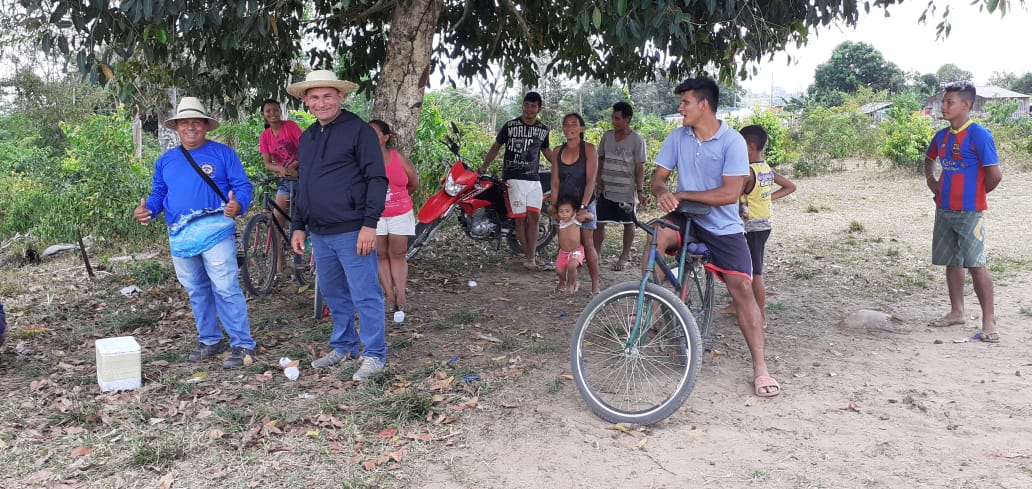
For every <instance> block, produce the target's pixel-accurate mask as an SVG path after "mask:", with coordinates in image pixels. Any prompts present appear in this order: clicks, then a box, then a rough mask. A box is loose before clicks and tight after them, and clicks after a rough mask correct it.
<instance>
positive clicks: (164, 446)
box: [126, 435, 186, 469]
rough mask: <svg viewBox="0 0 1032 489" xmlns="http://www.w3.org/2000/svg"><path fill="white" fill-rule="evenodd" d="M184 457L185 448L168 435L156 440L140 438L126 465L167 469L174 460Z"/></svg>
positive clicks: (173, 463)
mask: <svg viewBox="0 0 1032 489" xmlns="http://www.w3.org/2000/svg"><path fill="white" fill-rule="evenodd" d="M185 457H186V449H185V448H184V447H183V446H182V444H180V443H179V442H178V441H176V440H175V438H173V437H172V436H171V435H170V436H169V437H162V438H161V439H158V440H141V441H140V445H139V446H138V447H136V449H135V450H133V454H132V456H131V457H129V460H128V461H127V462H126V465H128V466H129V467H138V468H147V467H157V468H163V469H167V468H170V467H172V466H173V465H175V462H176V460H180V459H182V458H185Z"/></svg>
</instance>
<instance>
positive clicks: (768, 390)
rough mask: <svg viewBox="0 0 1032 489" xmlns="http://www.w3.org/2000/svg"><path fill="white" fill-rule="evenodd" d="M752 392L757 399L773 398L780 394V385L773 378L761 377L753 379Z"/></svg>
mask: <svg viewBox="0 0 1032 489" xmlns="http://www.w3.org/2000/svg"><path fill="white" fill-rule="evenodd" d="M753 390H754V392H755V393H756V395H757V396H759V397H774V396H776V395H778V394H781V385H780V384H778V381H776V380H774V377H771V376H769V375H761V376H759V377H756V378H755V379H753Z"/></svg>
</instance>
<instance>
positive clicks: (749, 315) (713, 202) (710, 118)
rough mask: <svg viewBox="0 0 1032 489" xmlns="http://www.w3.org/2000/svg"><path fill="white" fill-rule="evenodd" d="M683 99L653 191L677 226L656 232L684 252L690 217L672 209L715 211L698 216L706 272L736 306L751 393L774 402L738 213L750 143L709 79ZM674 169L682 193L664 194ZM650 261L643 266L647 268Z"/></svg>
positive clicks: (664, 243) (663, 244)
mask: <svg viewBox="0 0 1032 489" xmlns="http://www.w3.org/2000/svg"><path fill="white" fill-rule="evenodd" d="M674 93H676V94H677V95H679V96H680V99H681V100H680V105H679V108H678V112H680V114H681V116H682V120H681V123H682V125H683V127H680V128H678V129H675V130H674V131H673V132H671V133H670V135H668V136H667V138H666V140H664V141H663V145H662V147H660V149H659V154H658V155H657V156H656V173H655V175H653V177H652V181H651V187H652V194H653V195H654V196H655V197H656V203H657V204H658V205H659V207H660V209H663V210H664V211H666V212H669V213H670V214H667V216H666V217H665V219H666V220H668V221H670V222H673V223H674V224H676V225H678V226H679V227H680V228H681V230H680V235H679V233H678V232H675V231H674V230H672V229H669V228H665V227H660V228H659V229H657V234H656V239H657V246H658V248H659V249H660V250H665V251H668V252H670V251H673V252H675V253H676V250H678V249H680V244H681V239H683V237H684V234H685V232H686V231H688V230H687V229H685V226H684V224H685V222H686V220H685V216H684V215H682V214H679V213H676V212H674V210H675V209H677V205H678V203H679V202H680V201H682V200H687V201H694V202H700V203H703V204H707V205H710V206H712V207H713V209H712V211H710V213H709V214H707V215H705V216H700V217H696V218H694V219H693V221H692V224H691V234H692V235H693V236H694V237H695V238H696V240H698V241H700V242H702V243H703V244H705V245H706V247H707V248H709V250H710V254H711V259H710V263H709V264H708V265H707V267H708V268H709V269H710V270H711V271H713V273H714V274H715V275H716V276H717V277H718V278H720V279H721V280H722V281H723V282H724V284H725V285H727V290H728V292H729V293H730V294H731V297H732V299H733V300H734V303H735V304H736V305H737V306H738V308H737V315H738V325H739V327H740V328H741V330H742V335H743V336H744V337H745V342H746V344H747V345H748V346H749V352H750V353H751V355H752V362H753V388H754V392H755V393H756V395H757V396H760V397H772V396H776V395H778V394H779V393H780V392H781V386H780V385H779V384H778V382H777V380H775V379H774V378H773V377H771V376H770V373H769V372H768V371H767V363H766V360H765V359H764V356H763V324H762V319H761V316H760V310H759V308H758V306H757V305H756V298H755V297H754V296H753V293H752V284H751V281H752V261H751V258H750V255H749V247H748V245H747V243H746V241H745V234H744V232H745V229H744V227H743V225H742V219H741V218H740V217H739V215H738V198H739V197H740V196H741V195H742V189H743V187H744V184H745V179H746V177H748V176H749V156H748V151H747V149H746V144H745V139H743V138H742V136H741V135H740V134H739V133H738V132H737V131H735V130H734V129H732V128H731V127H730V126H728V125H727V124H724V123H723V122H721V121H720V120H719V119H717V100H718V99H719V95H720V91H719V89H718V88H717V84H716V83H715V82H714V81H713V80H711V79H709V78H689V79H687V80H685V81H684V83H681V84H680V85H678V86H677V88H675V89H674ZM674 169H676V170H677V191H676V193H672V192H670V191H669V190H668V189H667V185H666V183H667V178H668V177H669V176H670V173H671V171H672V170H674ZM647 262H648V260H647V257H646V258H645V259H642V263H643V264H644V263H647Z"/></svg>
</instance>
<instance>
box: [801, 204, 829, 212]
mask: <svg viewBox="0 0 1032 489" xmlns="http://www.w3.org/2000/svg"><path fill="white" fill-rule="evenodd" d="M830 210H832V209H831V207H828V206H826V205H824V204H821V205H815V204H807V205H806V212H809V213H810V214H817V213H819V212H821V211H830Z"/></svg>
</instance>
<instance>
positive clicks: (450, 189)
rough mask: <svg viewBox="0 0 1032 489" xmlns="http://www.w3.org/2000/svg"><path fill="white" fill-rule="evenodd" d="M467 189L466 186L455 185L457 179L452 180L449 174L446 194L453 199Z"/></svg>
mask: <svg viewBox="0 0 1032 489" xmlns="http://www.w3.org/2000/svg"><path fill="white" fill-rule="evenodd" d="M465 188H466V186H465V185H463V184H461V183H455V179H453V178H452V176H451V174H449V175H448V178H446V179H445V180H444V193H446V194H448V195H450V196H452V197H455V196H456V195H459V192H462V191H463V190H464V189H465Z"/></svg>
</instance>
